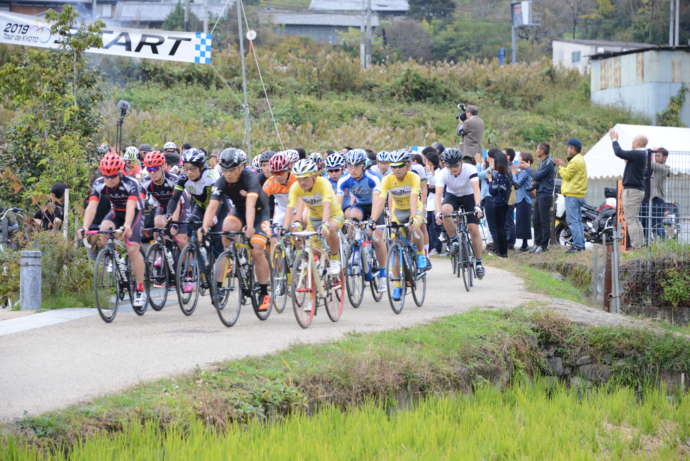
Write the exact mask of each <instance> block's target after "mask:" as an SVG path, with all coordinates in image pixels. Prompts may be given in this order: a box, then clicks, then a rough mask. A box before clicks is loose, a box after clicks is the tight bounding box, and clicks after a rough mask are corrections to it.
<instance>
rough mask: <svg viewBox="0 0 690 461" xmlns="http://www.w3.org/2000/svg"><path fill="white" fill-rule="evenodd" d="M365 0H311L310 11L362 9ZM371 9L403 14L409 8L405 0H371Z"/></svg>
mask: <svg viewBox="0 0 690 461" xmlns="http://www.w3.org/2000/svg"><path fill="white" fill-rule="evenodd" d="M366 2H367V0H311V3H310V4H309V9H310V10H312V11H362V10H364V9H366V5H367V3H366ZM371 9H372V11H376V12H377V13H381V14H405V13H407V12H408V11H409V10H410V4H409V3H408V1H407V0H371Z"/></svg>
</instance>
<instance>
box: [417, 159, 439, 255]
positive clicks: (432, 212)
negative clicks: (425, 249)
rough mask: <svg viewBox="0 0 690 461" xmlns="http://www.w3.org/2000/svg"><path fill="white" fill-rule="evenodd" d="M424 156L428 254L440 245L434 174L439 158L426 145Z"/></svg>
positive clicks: (432, 252) (436, 252) (436, 249)
mask: <svg viewBox="0 0 690 461" xmlns="http://www.w3.org/2000/svg"><path fill="white" fill-rule="evenodd" d="M422 153H423V154H424V157H425V158H426V164H425V168H426V171H427V177H428V178H429V181H428V184H427V187H428V188H429V194H428V195H427V200H426V215H427V218H426V223H427V224H426V226H427V231H428V233H429V255H432V254H439V253H441V251H442V247H441V239H440V238H439V237H440V236H441V226H439V225H438V224H436V203H435V199H436V174H437V173H438V172H439V164H440V159H439V155H438V152H437V151H436V149H434V148H433V147H427V148H426V149H424V150H423V151H422Z"/></svg>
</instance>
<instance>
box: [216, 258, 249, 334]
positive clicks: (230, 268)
mask: <svg viewBox="0 0 690 461" xmlns="http://www.w3.org/2000/svg"><path fill="white" fill-rule="evenodd" d="M213 273H214V274H223V278H222V281H221V283H220V286H217V284H216V283H214V282H215V280H214V282H211V285H213V286H214V287H215V288H213V289H212V290H211V294H212V302H213V307H215V308H216V312H217V313H218V318H219V319H220V322H221V323H222V324H223V325H225V326H226V327H231V326H233V325H234V324H235V323H237V320H238V319H239V318H240V311H241V310H242V305H241V304H240V303H233V302H231V301H230V295H231V294H232V293H233V292H234V291H239V288H238V280H237V276H236V272H235V255H234V254H233V252H232V251H230V250H225V251H224V252H222V253H221V254H220V256H218V259H216V263H215V264H214V266H213Z"/></svg>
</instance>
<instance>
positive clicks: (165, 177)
mask: <svg viewBox="0 0 690 461" xmlns="http://www.w3.org/2000/svg"><path fill="white" fill-rule="evenodd" d="M144 167H145V168H146V171H147V172H148V176H146V177H145V178H144V179H143V181H142V182H141V187H142V188H143V189H144V190H145V191H146V195H147V196H148V197H149V200H150V201H151V202H153V210H152V214H153V220H152V224H153V226H154V227H165V225H166V224H167V219H166V218H165V214H166V211H167V209H168V202H169V201H170V199H171V198H172V196H173V194H174V192H175V185H176V184H177V181H178V177H177V176H175V175H173V174H170V173H169V172H167V171H166V169H167V168H166V161H165V155H163V153H161V152H158V151H154V152H148V153H147V154H146V157H144ZM181 207H182V205H181V204H180V205H178V206H177V208H176V209H175V211H174V213H173V219H175V220H177V219H178V217H179V214H180V209H181ZM177 240H178V245H179V246H180V248H182V247H183V245H181V243H180V241H179V239H177Z"/></svg>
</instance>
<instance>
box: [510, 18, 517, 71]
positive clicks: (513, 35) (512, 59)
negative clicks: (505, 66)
mask: <svg viewBox="0 0 690 461" xmlns="http://www.w3.org/2000/svg"><path fill="white" fill-rule="evenodd" d="M510 41H511V45H510V49H511V51H512V52H511V57H510V63H511V64H517V59H518V58H517V56H518V50H517V27H515V24H513V25H512V26H511V27H510Z"/></svg>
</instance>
